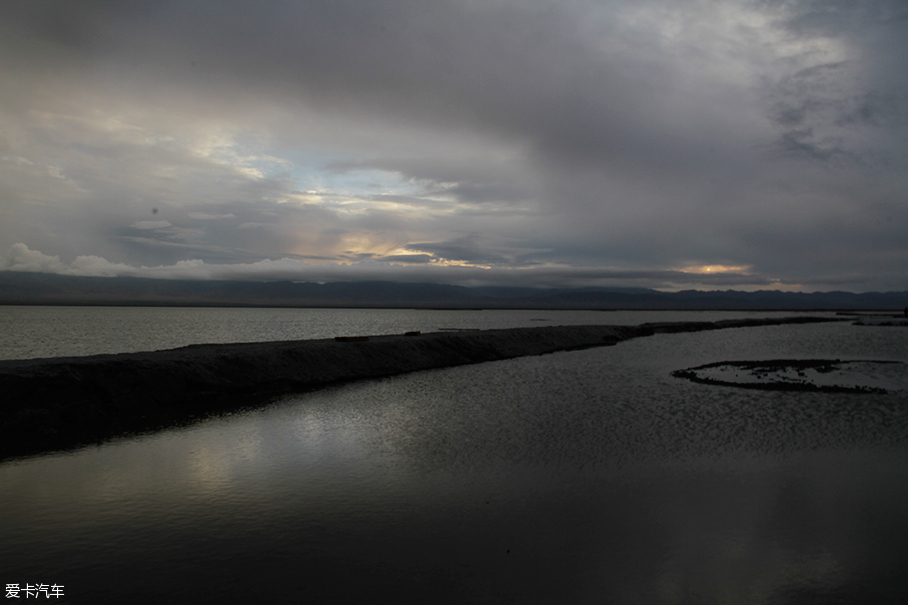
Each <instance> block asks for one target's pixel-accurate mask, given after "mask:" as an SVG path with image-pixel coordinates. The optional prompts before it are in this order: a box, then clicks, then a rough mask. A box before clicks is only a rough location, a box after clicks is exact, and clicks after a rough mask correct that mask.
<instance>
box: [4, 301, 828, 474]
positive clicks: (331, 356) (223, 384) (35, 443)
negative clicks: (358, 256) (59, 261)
mask: <svg viewBox="0 0 908 605" xmlns="http://www.w3.org/2000/svg"><path fill="white" fill-rule="evenodd" d="M822 321H835V320H833V319H830V318H820V317H790V318H781V319H776V318H774V319H735V320H724V321H717V322H677V323H658V324H643V325H639V326H605V325H594V326H547V327H538V328H514V329H508V330H485V331H469V332H434V333H429V334H419V333H415V332H414V333H408V334H403V335H391V336H363V337H352V338H351V337H346V338H337V339H327V340H301V341H284V342H270V343H247V344H213V345H192V346H188V347H182V348H179V349H172V350H167V351H155V352H149V353H124V354H119V355H92V356H88V357H62V358H50V359H32V360H9V361H0V392H2V393H3V403H2V404H0V458H6V457H10V456H15V455H22V454H29V453H36V452H41V451H49V450H54V449H64V448H70V447H74V446H78V445H82V444H87V443H92V442H97V441H102V440H104V439H107V438H110V437H113V436H117V435H124V434H130V433H135V432H143V431H149V430H154V429H156V428H163V427H167V426H173V425H178V424H182V423H187V422H192V421H194V419H197V418H201V417H204V416H206V415H211V414H216V413H220V412H225V411H230V410H235V409H238V408H245V407H251V406H253V405H258V404H262V403H267V402H268V401H269V397H271V396H273V395H274V394H276V393H281V392H292V391H301V390H306V389H311V388H316V387H320V386H323V385H327V384H331V383H338V382H344V381H352V380H361V379H368V378H378V377H382V376H392V375H395V374H402V373H405V372H413V371H417V370H428V369H433V368H441V367H447V366H456V365H464V364H472V363H480V362H485V361H496V360H501V359H510V358H514V357H521V356H525V355H541V354H545V353H553V352H556V351H567V350H572V349H584V348H589V347H598V346H608V345H614V344H616V343H618V342H620V341H622V340H627V339H630V338H637V337H641V336H648V335H652V334H657V333H665V332H696V331H702V330H715V329H722V328H740V327H750V326H765V325H778V324H793V323H811V322H822Z"/></svg>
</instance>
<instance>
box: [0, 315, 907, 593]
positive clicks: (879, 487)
mask: <svg viewBox="0 0 908 605" xmlns="http://www.w3.org/2000/svg"><path fill="white" fill-rule="evenodd" d="M903 334H905V332H904V331H902V330H897V329H892V328H881V327H857V326H851V325H850V324H818V325H804V326H775V327H764V328H746V329H730V330H722V331H717V332H701V333H693V334H663V335H656V336H653V337H648V338H641V339H637V340H632V341H627V342H623V343H619V344H618V345H617V346H614V347H605V348H600V349H591V350H586V351H576V352H569V353H558V354H553V355H545V356H539V357H527V358H521V359H514V360H509V361H503V362H495V363H488V364H480V365H475V366H467V367H459V368H450V369H445V370H438V371H432V372H421V373H415V374H410V375H406V376H399V377H395V378H389V379H383V380H379V381H370V382H362V383H356V384H349V385H345V386H338V387H332V388H327V389H323V390H319V391H315V392H310V393H303V394H296V395H292V396H285V397H283V398H281V399H279V400H277V401H275V402H274V403H273V404H272V405H270V406H268V407H266V408H261V409H256V410H251V411H247V412H243V413H238V414H233V415H231V416H226V417H223V418H218V419H214V420H209V421H206V422H204V423H201V424H198V425H195V426H192V427H188V428H182V429H174V430H171V431H168V432H164V433H159V434H154V435H146V436H142V437H139V438H134V439H128V440H120V441H117V442H114V443H110V444H107V445H104V446H98V447H92V448H88V449H83V450H80V451H77V452H73V453H67V454H58V455H52V456H44V457H40V458H34V459H28V460H20V461H13V462H7V463H4V464H3V465H2V466H0V490H2V498H0V574H2V577H0V582H4V583H6V584H9V583H19V584H20V585H22V586H24V585H25V584H26V583H31V584H35V583H47V584H57V585H62V586H64V587H65V588H64V591H65V595H66V598H67V600H69V601H71V602H73V603H78V602H84V603H88V602H91V603H115V602H116V603H119V602H126V601H128V602H138V603H145V602H147V603H152V602H156V603H157V602H177V601H182V602H193V601H195V602H221V603H228V602H268V603H271V602H293V603H303V602H305V603H310V602H311V603H317V602H325V603H345V602H349V603H362V602H373V601H385V600H389V599H392V598H393V599H395V600H397V599H410V600H414V599H419V600H421V601H423V602H427V603H507V602H514V603H517V602H520V603H550V602H565V603H602V602H607V603H813V602H836V603H851V602H854V603H883V602H892V601H894V600H900V599H905V598H908V579H906V578H905V577H904V573H903V570H904V569H905V568H906V567H908V546H906V545H908V517H906V515H905V514H904V511H905V509H906V506H908V398H906V397H905V396H904V395H855V394H810V393H808V394H805V393H789V392H775V391H767V392H764V391H752V390H744V389H736V388H733V387H719V386H710V385H702V384H695V383H691V382H688V381H685V380H681V379H677V378H673V377H672V376H671V375H670V372H671V371H672V370H676V369H681V368H686V367H691V366H695V365H699V364H705V363H711V362H716V361H722V360H742V359H761V358H762V359H771V358H779V357H790V358H812V357H817V358H842V359H846V358H848V359H861V358H867V359H892V360H902V361H906V360H908V344H906V342H905V341H906V338H905V336H903Z"/></svg>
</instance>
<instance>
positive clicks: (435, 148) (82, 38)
mask: <svg viewBox="0 0 908 605" xmlns="http://www.w3.org/2000/svg"><path fill="white" fill-rule="evenodd" d="M906 74H908V4H906V3H905V2H904V1H903V0H892V1H886V0H867V1H860V0H724V1H719V0H689V1H688V0H684V1H680V0H634V1H624V0H595V1H594V0H553V1H544V0H519V1H518V0H359V1H348V0H272V1H269V2H254V1H251V0H244V1H240V0H217V1H215V0H180V1H167V0H131V1H130V2H119V1H114V0H4V1H3V2H2V3H0V270H15V271H42V272H51V273H63V274H70V275H95V276H124V275H130V276H146V277H161V278H194V279H195V278H199V279H209V278H212V279H255V280H273V279H281V280H286V279H290V280H294V281H320V282H324V281H350V280H393V281H405V282H441V283H450V284H458V285H466V286H472V285H502V286H533V287H587V286H606V287H649V288H657V289H661V290H668V291H672V290H682V289H694V288H696V289H705V290H726V289H736V290H761V289H764V290H766V289H770V290H792V291H805V292H813V291H829V290H848V291H853V292H865V291H901V290H908V78H906V77H905V76H906Z"/></svg>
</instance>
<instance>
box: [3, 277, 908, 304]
mask: <svg viewBox="0 0 908 605" xmlns="http://www.w3.org/2000/svg"><path fill="white" fill-rule="evenodd" d="M0 304H6V305H130V306H254V307H371V308H379V307H392V308H402V307H404V308H405V307H419V308H445V309H449V308H453V309H480V308H481V309H502V308H505V309H520V308H530V309H792V310H808V309H817V310H823V309H825V310H887V311H896V310H902V309H903V308H904V307H905V306H906V305H908V292H868V293H863V294H855V293H851V292H817V293H812V294H804V293H795V292H780V291H777V290H772V291H768V290H761V291H758V292H739V291H735V290H725V291H709V292H703V291H699V290H685V291H682V292H659V291H657V290H650V289H646V288H574V289H565V288H556V289H537V288H509V287H475V288H468V287H463V286H450V285H445V284H431V283H428V284H411V283H397V282H378V281H376V282H335V283H325V284H319V283H312V282H290V281H274V282H254V281H216V280H175V279H148V278H137V277H75V276H68V275H55V274H50V273H20V272H14V271H0Z"/></svg>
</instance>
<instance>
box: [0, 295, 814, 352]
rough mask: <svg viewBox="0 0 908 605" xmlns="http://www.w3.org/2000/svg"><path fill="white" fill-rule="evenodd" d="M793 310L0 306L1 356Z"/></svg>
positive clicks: (688, 318)
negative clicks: (706, 311)
mask: <svg viewBox="0 0 908 605" xmlns="http://www.w3.org/2000/svg"><path fill="white" fill-rule="evenodd" d="M787 315H794V314H793V313H766V312H758V313H747V312H740V311H715V312H708V313H696V312H690V311H530V310H528V311H512V310H487V311H478V310H464V311H439V310H430V309H222V308H199V307H193V308H180V307H27V306H2V305H0V359H32V358H37V357H64V356H72V355H96V354H99V353H133V352H137V351H157V350H161V349H172V348H176V347H183V346H186V345H191V344H205V343H228V342H269V341H275V340H297V339H315V338H333V337H335V336H357V335H378V334H402V333H404V332H409V331H411V330H419V331H422V332H437V331H439V330H444V329H481V330H489V329H498V328H518V327H526V326H545V325H553V326H557V325H590V324H609V325H636V324H640V323H645V322H648V321H692V320H700V321H716V320H720V319H729V318H737V317H755V316H756V317H765V316H778V317H784V316H787ZM801 315H803V313H802V314H801ZM819 315H829V314H828V313H821V314H819Z"/></svg>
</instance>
